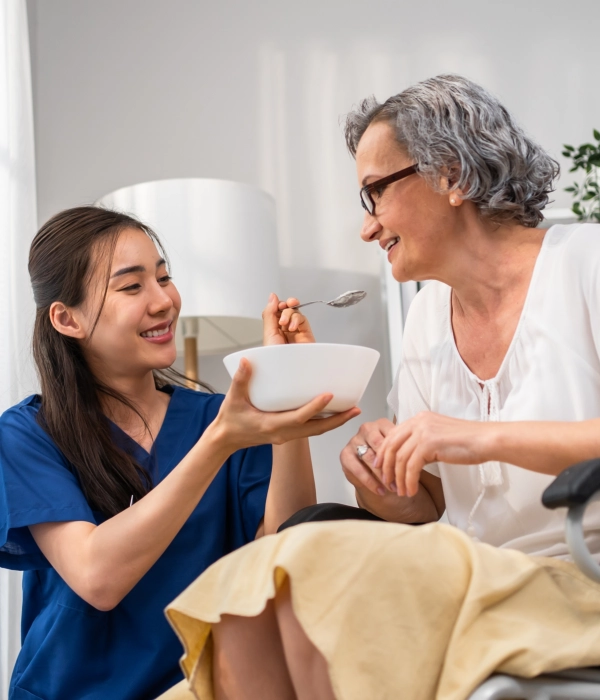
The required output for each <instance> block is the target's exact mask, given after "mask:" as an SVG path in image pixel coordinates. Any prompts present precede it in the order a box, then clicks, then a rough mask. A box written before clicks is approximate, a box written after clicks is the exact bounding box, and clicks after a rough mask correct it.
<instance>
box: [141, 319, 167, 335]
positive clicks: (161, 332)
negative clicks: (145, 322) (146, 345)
mask: <svg viewBox="0 0 600 700" xmlns="http://www.w3.org/2000/svg"><path fill="white" fill-rule="evenodd" d="M170 332H171V324H170V323H169V325H168V326H167V327H166V328H161V329H160V330H156V331H146V332H145V333H140V335H141V336H142V338H159V337H160V336H161V335H166V334H167V333H170Z"/></svg>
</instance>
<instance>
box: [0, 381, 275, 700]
mask: <svg viewBox="0 0 600 700" xmlns="http://www.w3.org/2000/svg"><path fill="white" fill-rule="evenodd" d="M166 390H167V391H168V393H171V400H170V403H169V407H168V410H167V413H166V416H165V419H164V423H163V425H162V428H161V430H160V432H159V434H158V435H157V437H156V440H155V443H154V448H153V451H152V455H150V454H148V453H147V452H146V451H145V450H144V449H142V448H141V447H140V446H139V445H138V444H137V443H136V442H134V441H133V440H132V439H131V438H129V436H127V435H126V434H125V433H124V432H123V431H121V430H120V429H119V428H118V427H117V426H116V425H115V426H114V435H115V440H116V441H117V442H118V444H119V445H120V446H121V447H124V448H125V449H127V450H128V451H130V452H131V453H132V454H133V455H134V456H135V458H136V459H137V460H138V462H139V463H140V464H142V465H143V466H144V467H145V468H146V469H147V470H148V472H149V473H150V474H152V475H153V477H154V483H158V482H160V481H161V480H162V479H164V477H165V476H166V475H167V474H168V473H169V472H170V471H171V470H172V469H173V468H174V467H175V466H177V464H178V463H179V462H180V461H181V459H182V458H183V457H184V456H185V455H186V454H187V453H188V452H189V450H190V449H191V448H192V447H193V445H194V444H195V443H196V442H197V441H198V439H199V437H200V436H201V435H202V433H203V432H204V430H205V428H206V426H208V425H209V424H210V423H211V422H212V421H213V419H214V418H215V416H216V415H217V413H218V411H219V407H220V405H221V402H222V400H223V396H220V395H212V394H204V393H201V392H196V391H191V390H189V389H184V388H181V387H167V388H166ZM39 407H40V398H39V396H31V397H29V398H28V399H25V400H24V401H23V402H21V403H20V404H18V405H17V406H13V407H12V408H10V409H9V410H8V411H6V412H5V413H4V414H3V415H2V417H0V566H2V567H5V568H8V569H20V570H23V571H24V572H25V573H24V575H23V617H22V623H21V634H22V644H23V646H22V649H21V652H20V654H19V657H18V659H17V663H16V665H15V669H14V672H13V676H12V681H11V686H10V694H9V699H10V700H40V699H42V700H107V699H108V698H110V699H111V700H153V699H154V698H156V696H158V695H160V693H162V692H164V691H165V690H167V689H168V688H170V687H171V686H173V685H175V683H178V682H179V681H180V680H181V679H182V678H183V674H182V673H181V670H180V667H179V658H180V656H181V654H182V647H181V644H180V642H179V640H178V639H177V637H176V636H175V634H174V632H173V630H172V629H171V627H170V625H169V624H168V623H167V621H166V618H165V616H164V612H163V611H164V608H165V606H166V605H167V604H168V603H170V602H171V601H172V600H173V599H174V598H175V597H176V596H178V595H179V594H180V593H181V592H182V591H183V590H184V588H186V587H187V586H188V585H189V584H190V583H192V581H194V579H196V578H197V577H198V576H199V575H200V574H201V573H202V572H203V571H204V570H205V569H206V568H207V567H208V566H210V565H211V564H212V563H213V562H215V561H216V560H217V559H219V558H220V557H222V556H224V555H225V554H228V553H229V552H231V551H233V550H234V549H236V548H238V547H241V546H242V545H244V544H246V543H248V542H250V541H252V540H253V539H254V537H255V534H256V530H257V528H258V525H259V523H260V520H261V518H262V517H263V515H264V511H265V501H266V496H267V489H268V486H269V479H270V476H271V464H272V452H271V446H270V445H264V446H260V447H252V448H248V449H245V450H240V451H238V452H236V453H235V454H233V455H232V456H231V457H230V458H229V459H228V460H227V462H225V464H224V465H223V466H222V467H221V469H220V471H219V472H218V474H217V475H216V476H215V478H214V480H213V482H212V483H211V485H210V486H209V488H208V490H207V491H206V493H205V494H204V496H203V497H202V499H201V500H200V503H199V504H198V506H197V507H196V509H195V510H194V512H193V513H192V514H191V516H190V517H189V519H188V521H187V522H186V523H185V525H184V526H183V527H182V528H181V530H180V531H179V533H178V534H177V536H176V537H175V539H174V540H173V542H172V543H171V544H170V545H169V547H168V548H167V550H166V551H165V553H164V554H163V555H162V556H161V557H160V559H159V560H158V561H157V562H156V564H154V566H153V567H152V568H151V569H150V571H148V573H147V574H146V575H145V576H144V577H143V578H142V579H141V580H140V582H139V583H138V584H137V585H136V586H135V587H134V588H133V589H132V590H131V592H130V593H129V594H128V595H127V596H125V598H124V599H123V600H122V601H121V602H120V603H119V605H117V607H116V608H115V609H114V610H110V611H108V612H101V611H99V610H96V609H95V608H93V607H92V606H91V605H89V604H88V603H86V602H85V601H84V600H83V599H82V598H80V597H79V596H78V595H76V594H75V593H74V592H73V591H72V590H71V589H70V588H69V586H67V584H66V583H65V582H64V581H63V580H62V579H61V577H60V576H59V575H58V574H57V573H56V571H55V570H54V569H53V568H52V567H51V565H50V563H49V562H48V560H47V559H46V558H45V557H44V555H43V554H42V553H41V551H40V550H39V548H38V547H37V545H36V544H35V541H34V539H33V537H32V536H31V533H30V532H29V529H28V526H29V525H33V524H36V523H45V522H59V521H70V520H83V521H86V522H90V523H95V524H100V523H101V522H102V521H103V520H104V519H105V518H103V516H102V515H101V514H100V513H98V512H94V511H92V510H91V508H90V506H89V505H88V503H87V501H86V499H85V497H84V495H83V492H82V491H81V488H80V486H79V482H78V479H77V477H76V476H75V474H74V472H73V469H72V467H70V465H69V463H68V462H67V460H66V458H65V457H64V455H63V454H62V452H60V450H59V449H58V447H57V446H56V445H55V443H54V442H53V441H52V439H51V438H50V436H49V435H48V434H47V433H46V432H45V431H44V430H43V429H42V428H41V427H40V425H39V424H38V422H37V420H36V416H37V413H38V410H39Z"/></svg>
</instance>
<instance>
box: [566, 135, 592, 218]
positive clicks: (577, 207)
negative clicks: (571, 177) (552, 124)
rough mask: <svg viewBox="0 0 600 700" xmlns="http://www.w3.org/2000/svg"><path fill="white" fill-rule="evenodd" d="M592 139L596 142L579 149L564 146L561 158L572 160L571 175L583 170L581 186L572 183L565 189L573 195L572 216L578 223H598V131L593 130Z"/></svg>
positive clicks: (583, 145)
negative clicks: (575, 216)
mask: <svg viewBox="0 0 600 700" xmlns="http://www.w3.org/2000/svg"><path fill="white" fill-rule="evenodd" d="M594 138H595V139H596V141H597V142H598V143H597V144H596V145H594V144H593V143H584V144H582V145H581V146H579V148H574V147H573V146H568V145H567V144H565V146H564V149H565V150H564V151H563V156H565V158H571V159H572V160H573V167H572V168H571V169H570V170H569V172H570V173H573V172H575V171H577V170H584V171H585V176H584V179H583V182H582V183H581V184H579V183H577V182H574V183H573V186H572V187H565V191H566V192H571V193H572V194H573V199H574V200H575V201H574V202H573V206H572V207H571V209H572V211H573V213H574V214H576V215H577V220H578V221H600V131H597V130H596V129H594Z"/></svg>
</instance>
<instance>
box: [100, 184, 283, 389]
mask: <svg viewBox="0 0 600 700" xmlns="http://www.w3.org/2000/svg"><path fill="white" fill-rule="evenodd" d="M97 204H98V205H100V206H104V207H107V208H109V209H115V210H118V211H122V212H125V213H128V214H133V215H134V216H135V217H136V218H138V219H140V221H141V222H142V223H145V224H147V225H148V226H150V228H152V230H154V231H155V232H156V233H157V235H158V237H159V238H160V240H161V242H162V243H163V245H164V248H165V252H166V254H167V255H168V257H169V260H170V263H171V274H172V275H173V278H174V281H175V284H176V285H177V288H178V290H179V293H180V294H181V300H182V304H181V313H180V317H179V318H180V323H178V324H177V330H176V335H175V340H176V344H177V348H178V351H181V350H183V351H184V366H185V374H186V376H187V377H188V378H189V379H190V380H194V379H198V355H199V354H205V355H208V354H215V353H218V352H224V351H231V352H234V351H235V350H240V349H243V348H246V347H250V346H252V345H257V344H259V343H260V342H261V341H262V320H261V315H262V310H263V308H264V307H265V304H266V303H267V299H268V297H269V294H270V293H271V292H277V290H278V289H279V257H278V249H277V232H276V225H275V202H274V200H273V198H272V197H271V196H269V195H268V194H266V193H265V192H263V191H262V190H260V189H258V188H257V187H254V186H252V185H246V184H243V183H239V182H230V181H228V180H213V179H201V178H182V179H173V180H157V181H154V182H144V183H141V184H137V185H131V186H130V187H123V188H121V189H119V190H116V191H115V192H111V193H110V194H107V195H106V196H104V197H102V198H101V199H100V200H98V202H97ZM190 386H192V383H190Z"/></svg>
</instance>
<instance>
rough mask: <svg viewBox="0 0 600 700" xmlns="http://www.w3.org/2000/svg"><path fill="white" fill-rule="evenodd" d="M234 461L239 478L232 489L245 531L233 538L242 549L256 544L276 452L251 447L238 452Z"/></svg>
mask: <svg viewBox="0 0 600 700" xmlns="http://www.w3.org/2000/svg"><path fill="white" fill-rule="evenodd" d="M232 459H233V460H234V461H235V463H236V465H235V466H236V469H235V472H236V477H237V478H236V479H235V482H234V483H233V484H232V485H233V486H234V488H235V489H236V493H235V500H236V501H237V503H238V508H239V511H240V513H239V519H240V523H239V524H240V526H241V530H242V532H241V533H239V534H238V537H236V538H234V539H235V540H237V541H236V542H235V544H234V546H236V547H240V546H242V545H243V544H247V543H248V542H252V540H254V538H255V537H256V531H257V530H258V526H259V524H260V521H261V520H262V518H263V517H264V515H265V504H266V502H267V491H268V490H269V482H270V481H271V469H272V466H273V448H272V447H271V445H259V446H258V447H249V448H247V449H245V450H240V451H239V452H236V453H235V454H234V455H232ZM239 535H241V537H240V536H239Z"/></svg>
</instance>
